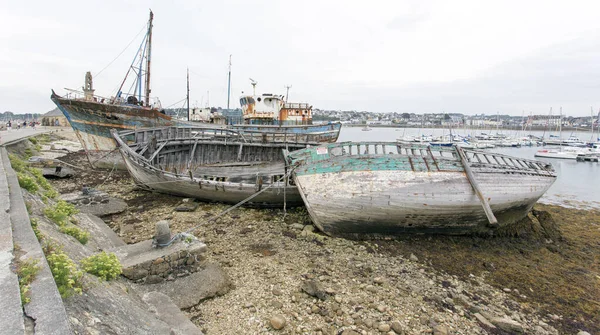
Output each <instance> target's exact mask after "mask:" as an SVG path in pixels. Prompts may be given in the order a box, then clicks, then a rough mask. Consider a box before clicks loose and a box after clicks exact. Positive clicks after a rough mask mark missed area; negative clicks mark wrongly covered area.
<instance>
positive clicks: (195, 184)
mask: <svg viewBox="0 0 600 335" xmlns="http://www.w3.org/2000/svg"><path fill="white" fill-rule="evenodd" d="M122 154H123V153H122ZM123 159H124V161H125V166H126V167H127V170H128V171H129V173H130V174H131V176H132V177H133V179H134V180H135V181H136V183H138V184H140V186H143V187H145V188H147V189H150V190H153V191H156V192H160V193H165V194H171V195H177V196H181V197H190V198H195V199H199V200H202V201H206V202H222V203H228V204H237V203H238V202H240V201H242V200H244V199H246V198H247V197H249V196H251V195H253V194H254V193H256V192H258V191H259V190H260V189H259V187H258V186H257V185H256V184H248V183H230V182H224V181H216V180H210V179H209V180H207V179H200V178H194V179H193V180H192V179H190V178H189V177H188V178H186V177H184V176H179V177H176V176H175V174H173V173H168V172H162V173H161V172H158V171H152V170H149V169H147V168H146V167H144V166H143V165H141V164H139V163H138V162H136V161H135V160H133V159H132V158H131V157H130V156H129V155H127V154H123ZM282 174H283V171H282ZM279 184H280V185H279V186H274V187H271V188H270V189H268V190H266V191H265V192H263V193H261V194H260V195H258V196H257V197H255V198H254V199H252V200H251V201H250V202H249V203H248V204H249V205H251V206H257V207H281V206H283V203H284V201H285V202H286V205H287V206H291V207H293V206H302V205H303V202H302V197H301V196H300V193H299V192H298V189H297V188H296V187H290V186H288V187H285V186H284V185H285V184H284V183H283V182H281V183H279ZM284 192H285V193H286V195H285V199H284Z"/></svg>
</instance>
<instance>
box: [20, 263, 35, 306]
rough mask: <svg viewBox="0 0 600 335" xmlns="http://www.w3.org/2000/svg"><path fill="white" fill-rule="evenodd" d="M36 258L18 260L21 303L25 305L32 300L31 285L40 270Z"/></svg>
mask: <svg viewBox="0 0 600 335" xmlns="http://www.w3.org/2000/svg"><path fill="white" fill-rule="evenodd" d="M37 264H38V261H37V260H36V259H30V260H26V261H24V262H21V261H17V276H18V277H19V290H20V291H21V304H23V305H25V304H27V303H29V302H30V301H31V298H30V297H29V294H28V292H29V286H30V285H31V283H32V282H33V280H34V279H35V276H36V275H37V273H38V272H39V271H40V267H39V266H38V265H37Z"/></svg>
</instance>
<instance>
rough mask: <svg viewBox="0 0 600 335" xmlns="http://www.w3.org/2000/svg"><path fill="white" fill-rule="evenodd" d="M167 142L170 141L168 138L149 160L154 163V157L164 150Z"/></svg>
mask: <svg viewBox="0 0 600 335" xmlns="http://www.w3.org/2000/svg"><path fill="white" fill-rule="evenodd" d="M167 143H169V141H168V140H167V141H164V142H163V144H161V145H160V147H158V149H156V151H155V152H154V153H153V154H152V156H150V158H148V162H150V163H152V161H153V160H154V158H155V157H156V156H157V155H158V153H159V152H160V151H161V150H162V148H164V147H165V145H167Z"/></svg>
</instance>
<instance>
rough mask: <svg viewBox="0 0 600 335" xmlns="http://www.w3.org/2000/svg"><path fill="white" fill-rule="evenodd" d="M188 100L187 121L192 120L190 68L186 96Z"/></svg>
mask: <svg viewBox="0 0 600 335" xmlns="http://www.w3.org/2000/svg"><path fill="white" fill-rule="evenodd" d="M185 99H186V100H187V120H188V121H189V120H190V68H189V67H188V69H187V95H186V96H185Z"/></svg>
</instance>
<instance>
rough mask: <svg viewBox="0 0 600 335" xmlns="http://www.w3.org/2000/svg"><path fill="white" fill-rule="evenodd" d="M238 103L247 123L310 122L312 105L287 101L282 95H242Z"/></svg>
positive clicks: (291, 123)
mask: <svg viewBox="0 0 600 335" xmlns="http://www.w3.org/2000/svg"><path fill="white" fill-rule="evenodd" d="M240 105H241V106H242V113H243V116H244V122H245V123H247V124H266V125H274V124H275V125H286V124H289V125H295V124H312V106H311V105H309V104H307V103H287V102H285V101H284V96H283V95H275V94H270V93H264V94H262V95H254V96H242V97H241V98H240Z"/></svg>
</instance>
